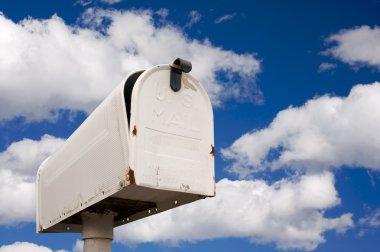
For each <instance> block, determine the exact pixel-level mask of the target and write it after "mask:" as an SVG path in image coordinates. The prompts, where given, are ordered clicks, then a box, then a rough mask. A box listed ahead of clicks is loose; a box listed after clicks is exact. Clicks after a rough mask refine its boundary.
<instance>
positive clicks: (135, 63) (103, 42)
mask: <svg viewBox="0 0 380 252" xmlns="http://www.w3.org/2000/svg"><path fill="white" fill-rule="evenodd" d="M159 18H161V19H160V20H161V21H159V22H158V21H157V20H156V19H159ZM0 30H1V36H0V107H1V108H2V109H1V111H0V120H4V119H10V118H13V117H15V116H24V117H26V118H27V119H29V120H41V119H46V118H51V117H52V116H53V115H52V111H56V110H59V109H71V110H83V111H87V112H88V111H91V110H92V109H93V108H94V107H95V106H96V105H97V104H98V103H99V102H100V101H101V100H102V99H104V97H105V96H106V95H107V94H108V93H109V92H110V91H111V90H112V89H113V88H114V87H115V86H116V85H117V84H118V83H119V82H120V81H121V80H122V78H123V77H124V76H125V75H126V74H128V73H131V72H133V71H136V70H139V69H146V68H148V67H151V66H153V65H156V64H162V63H171V62H172V61H173V60H174V59H175V58H176V57H182V58H185V59H188V60H190V61H191V62H192V63H193V71H192V74H193V75H194V76H196V77H197V78H198V79H199V80H200V81H201V82H202V83H203V85H204V86H205V88H206V89H207V91H208V93H209V94H210V96H211V98H212V101H213V104H214V105H221V104H222V102H223V101H224V100H226V99H231V98H236V99H238V100H240V99H242V100H249V101H252V102H255V103H260V102H262V101H263V97H262V94H261V92H260V90H259V89H258V88H257V86H256V84H255V78H256V75H257V73H258V72H259V71H260V62H259V61H258V60H257V59H256V58H255V56H254V54H252V53H246V54H237V53H235V52H233V51H228V50H224V49H222V48H220V47H216V46H214V45H212V44H211V42H210V41H208V40H207V39H206V40H203V41H200V40H196V39H192V38H189V37H188V36H187V35H186V34H185V33H184V32H183V31H182V30H181V29H180V28H178V27H176V26H174V25H172V24H171V23H170V22H169V21H167V20H164V21H162V16H160V17H159V16H158V14H155V13H154V12H151V11H144V10H133V11H116V10H107V11H106V10H102V9H91V8H90V9H88V10H87V11H86V12H85V13H84V14H83V15H82V16H81V18H80V20H78V22H77V24H75V25H68V24H66V23H65V22H64V21H63V20H62V19H61V18H60V17H58V16H53V17H51V18H50V19H45V20H40V19H33V18H27V19H24V20H22V21H20V22H18V23H15V22H13V21H12V20H10V19H8V18H7V17H5V16H4V15H3V14H1V13H0Z"/></svg>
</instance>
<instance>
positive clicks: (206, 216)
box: [0, 135, 353, 250]
mask: <svg viewBox="0 0 380 252" xmlns="http://www.w3.org/2000/svg"><path fill="white" fill-rule="evenodd" d="M63 141H64V140H63V139H60V138H55V137H53V136H49V135H45V136H43V137H42V138H41V140H38V141H36V140H31V139H24V140H22V141H19V142H15V143H13V144H11V145H10V146H9V147H8V148H7V149H6V150H4V151H3V152H1V153H0V180H1V181H3V183H1V184H0V202H2V205H3V207H2V208H1V209H0V225H13V224H16V223H20V222H32V221H34V218H35V214H34V213H35V210H34V209H35V186H34V179H35V178H34V176H35V175H34V174H36V170H37V168H38V166H39V164H40V163H41V162H42V160H43V159H45V158H46V157H47V156H49V155H50V154H51V153H52V152H54V151H55V150H56V149H57V148H59V146H61V145H62V143H63ZM217 191H218V196H217V197H216V198H213V199H207V200H202V201H199V202H196V203H193V204H191V205H187V206H183V207H180V208H178V209H175V210H174V211H167V212H164V213H162V214H159V215H157V216H154V217H152V218H147V219H144V220H143V221H137V222H134V223H131V224H128V225H126V226H125V227H122V228H121V229H119V230H118V231H117V232H116V235H115V239H116V241H118V242H120V243H127V244H130V245H132V244H139V243H144V242H163V243H167V244H176V243H179V242H183V241H189V242H192V241H200V240H208V239H216V238H226V237H243V238H248V239H250V241H252V242H256V243H275V244H276V246H277V247H279V248H283V249H287V248H299V249H305V250H312V249H314V248H316V247H317V246H318V245H319V244H321V243H323V242H324V241H325V238H324V235H323V234H324V232H326V231H328V230H335V231H337V232H344V231H345V230H346V229H348V228H351V227H352V226H353V220H352V215H351V214H350V213H346V214H342V215H341V216H338V217H336V218H326V217H325V216H324V211H325V210H327V209H330V208H332V207H334V206H336V205H339V204H340V199H339V197H338V193H337V191H336V190H335V187H334V177H333V175H332V174H331V173H329V172H324V173H320V174H314V175H311V174H308V175H304V176H301V177H298V178H284V179H281V180H279V181H277V182H275V183H273V184H268V183H267V182H265V181H263V180H243V181H232V180H229V179H223V180H221V181H219V182H218V183H217ZM20 204H22V205H21V206H20ZM4 206H5V207H4ZM180 220H181V221H180ZM200 230H201V231H200ZM79 245H80V244H78V246H79ZM28 246H29V245H28Z"/></svg>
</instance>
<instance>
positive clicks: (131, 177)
mask: <svg viewBox="0 0 380 252" xmlns="http://www.w3.org/2000/svg"><path fill="white" fill-rule="evenodd" d="M128 180H129V184H130V185H136V180H135V172H134V171H133V170H132V169H131V168H130V167H129V170H128Z"/></svg>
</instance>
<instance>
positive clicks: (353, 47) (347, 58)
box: [324, 25, 380, 70]
mask: <svg viewBox="0 0 380 252" xmlns="http://www.w3.org/2000/svg"><path fill="white" fill-rule="evenodd" d="M326 42H327V43H328V44H333V45H332V47H330V48H329V49H327V50H326V51H325V52H324V54H327V55H331V56H333V57H335V58H337V59H339V60H341V61H343V62H345V63H347V64H349V65H351V66H354V67H360V66H363V65H365V66H370V67H374V68H376V69H377V70H380V27H377V26H375V27H373V28H371V27H369V26H366V25H363V26H360V27H355V28H352V29H345V30H341V31H339V32H338V33H336V34H333V35H331V36H330V37H328V38H327V40H326Z"/></svg>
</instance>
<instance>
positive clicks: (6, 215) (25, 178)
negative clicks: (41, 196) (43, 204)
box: [0, 135, 64, 251]
mask: <svg viewBox="0 0 380 252" xmlns="http://www.w3.org/2000/svg"><path fill="white" fill-rule="evenodd" d="M63 141H64V140H63V139H60V138H55V137H52V136H49V135H45V136H43V137H42V138H41V140H39V141H35V140H31V139H24V140H22V141H19V142H15V143H13V144H11V145H10V146H9V147H8V148H7V149H6V150H5V151H3V152H1V153H0V181H1V183H0V202H1V207H0V224H2V225H10V224H13V223H19V222H24V221H32V220H34V218H35V209H34V208H35V207H34V206H35V183H34V181H35V174H36V173H37V169H38V167H39V165H40V164H41V162H42V161H43V160H44V159H45V158H47V157H48V156H49V155H51V154H52V153H53V152H54V151H55V150H57V148H58V147H59V146H61V144H62V143H63ZM0 251H2V250H1V249H0ZM4 251H8V250H4ZM24 251H28V250H24Z"/></svg>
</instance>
